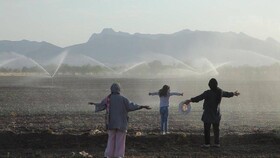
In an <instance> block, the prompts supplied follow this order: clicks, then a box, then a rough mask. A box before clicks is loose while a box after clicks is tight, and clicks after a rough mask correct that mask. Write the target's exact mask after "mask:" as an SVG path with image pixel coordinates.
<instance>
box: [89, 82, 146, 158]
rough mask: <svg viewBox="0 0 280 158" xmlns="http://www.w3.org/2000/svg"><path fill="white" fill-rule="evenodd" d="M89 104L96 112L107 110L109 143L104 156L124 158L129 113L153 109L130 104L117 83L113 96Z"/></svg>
mask: <svg viewBox="0 0 280 158" xmlns="http://www.w3.org/2000/svg"><path fill="white" fill-rule="evenodd" d="M89 104H91V105H92V104H94V105H95V112H99V111H103V110H106V128H107V132H108V142H107V147H106V150H105V154H104V156H105V157H107V158H111V157H124V153H125V139H126V131H127V127H128V112H130V111H135V110H140V109H143V108H144V109H151V108H150V107H149V106H143V105H137V104H134V103H132V102H130V101H129V100H128V99H127V98H126V97H124V96H122V95H121V94H120V85H119V84H117V83H113V84H112V86H111V94H110V95H109V96H107V97H106V98H105V99H103V100H102V101H101V103H93V102H89Z"/></svg>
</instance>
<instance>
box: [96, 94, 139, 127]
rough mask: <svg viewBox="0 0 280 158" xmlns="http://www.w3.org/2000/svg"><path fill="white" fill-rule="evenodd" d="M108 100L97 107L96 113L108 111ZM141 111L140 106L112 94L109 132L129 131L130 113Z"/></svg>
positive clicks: (104, 100)
mask: <svg viewBox="0 0 280 158" xmlns="http://www.w3.org/2000/svg"><path fill="white" fill-rule="evenodd" d="M106 100H107V98H105V99H103V100H102V101H101V103H100V104H98V105H96V109H95V112H99V111H102V110H105V109H106ZM139 109H140V106H139V105H137V104H134V103H132V102H130V101H129V100H128V99H127V98H126V97H124V96H122V95H120V94H111V96H110V106H109V116H110V117H109V123H108V130H113V129H119V130H123V131H125V130H127V126H128V112H130V111H135V110H139Z"/></svg>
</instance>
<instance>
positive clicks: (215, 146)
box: [211, 144, 221, 148]
mask: <svg viewBox="0 0 280 158" xmlns="http://www.w3.org/2000/svg"><path fill="white" fill-rule="evenodd" d="M211 147H214V148H220V147H221V145H220V144H213V145H211Z"/></svg>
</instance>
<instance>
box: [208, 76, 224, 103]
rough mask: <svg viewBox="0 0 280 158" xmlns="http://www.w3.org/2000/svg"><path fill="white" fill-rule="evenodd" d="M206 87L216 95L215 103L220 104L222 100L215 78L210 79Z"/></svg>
mask: <svg viewBox="0 0 280 158" xmlns="http://www.w3.org/2000/svg"><path fill="white" fill-rule="evenodd" d="M208 86H209V87H210V89H211V90H212V91H214V92H215V93H216V96H217V98H216V99H217V103H218V104H220V103H221V100H222V90H221V89H220V88H219V87H218V82H217V80H216V79H215V78H211V79H210V81H209V83H208Z"/></svg>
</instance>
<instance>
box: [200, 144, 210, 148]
mask: <svg viewBox="0 0 280 158" xmlns="http://www.w3.org/2000/svg"><path fill="white" fill-rule="evenodd" d="M200 147H201V148H204V149H208V148H210V144H202V145H201V146H200Z"/></svg>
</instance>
